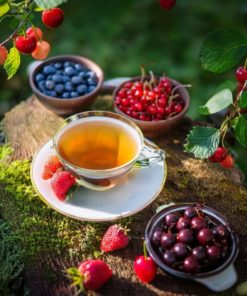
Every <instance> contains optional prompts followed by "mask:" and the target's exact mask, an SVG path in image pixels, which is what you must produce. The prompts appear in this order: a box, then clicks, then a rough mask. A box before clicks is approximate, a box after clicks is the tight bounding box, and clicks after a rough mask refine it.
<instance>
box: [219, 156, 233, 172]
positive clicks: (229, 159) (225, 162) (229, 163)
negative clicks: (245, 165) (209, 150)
mask: <svg viewBox="0 0 247 296" xmlns="http://www.w3.org/2000/svg"><path fill="white" fill-rule="evenodd" d="M234 163H235V161H234V158H233V157H232V156H231V155H230V154H228V155H227V156H226V158H225V159H224V160H223V161H222V162H220V164H221V165H222V166H223V167H224V168H225V169H231V168H232V167H233V166H234Z"/></svg>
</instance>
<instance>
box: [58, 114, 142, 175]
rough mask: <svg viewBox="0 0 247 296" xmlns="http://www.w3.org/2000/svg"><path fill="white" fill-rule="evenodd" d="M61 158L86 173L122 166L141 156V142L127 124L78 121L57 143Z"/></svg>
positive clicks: (107, 120)
mask: <svg viewBox="0 0 247 296" xmlns="http://www.w3.org/2000/svg"><path fill="white" fill-rule="evenodd" d="M57 147H58V151H59V154H60V155H61V157H62V158H63V159H64V160H66V161H67V162H69V163H71V164H73V165H75V166H77V167H80V168H85V169H90V170H105V169H112V168H115V167H119V166H122V165H124V164H126V163H128V162H129V161H131V160H132V159H133V158H135V157H136V155H137V154H138V153H139V150H140V148H141V141H140V139H139V136H138V134H137V133H136V131H135V130H133V129H132V128H130V127H129V126H128V125H127V124H126V123H124V122H121V121H119V120H117V119H113V118H107V117H89V118H84V119H81V120H78V122H77V123H76V124H73V125H72V126H70V127H68V128H67V129H65V130H64V132H63V134H62V135H61V136H60V138H59V140H58V143H57Z"/></svg>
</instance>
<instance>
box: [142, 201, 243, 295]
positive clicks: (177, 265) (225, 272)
mask: <svg viewBox="0 0 247 296" xmlns="http://www.w3.org/2000/svg"><path fill="white" fill-rule="evenodd" d="M145 240H146V245H147V249H148V252H149V254H150V256H151V257H152V258H153V259H154V261H155V262H156V263H157V265H158V266H159V267H160V268H161V269H162V270H163V271H165V272H167V273H169V274H171V275H173V276H176V277H179V278H183V279H187V280H194V281H196V282H199V283H201V284H203V285H205V286H207V287H208V288H209V289H211V290H213V291H217V292H219V291H223V290H225V289H228V288H230V287H231V286H233V285H234V284H235V282H236V281H237V274H236V271H235V268H234V265H233V263H234V261H235V260H236V258H237V255H238V252H239V249H238V237H237V235H236V234H235V233H234V232H233V231H232V229H231V228H230V226H229V224H228V223H227V221H226V219H225V218H224V217H223V216H222V215H221V214H220V213H218V212H217V211H215V210H214V209H212V208H209V207H207V206H203V205H194V204H187V203H186V204H183V203H181V204H177V205H172V206H168V207H166V208H165V209H163V210H161V211H160V212H158V213H157V214H156V215H154V216H153V217H152V218H151V220H150V221H149V223H148V225H147V228H146V232H145Z"/></svg>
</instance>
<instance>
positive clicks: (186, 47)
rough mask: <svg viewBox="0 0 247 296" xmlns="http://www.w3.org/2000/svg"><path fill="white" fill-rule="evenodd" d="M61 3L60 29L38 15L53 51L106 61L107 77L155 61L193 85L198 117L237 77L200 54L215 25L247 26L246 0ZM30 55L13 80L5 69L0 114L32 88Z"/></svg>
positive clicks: (193, 111)
mask: <svg viewBox="0 0 247 296" xmlns="http://www.w3.org/2000/svg"><path fill="white" fill-rule="evenodd" d="M62 8H63V9H64V11H65V20H64V23H63V25H62V26H61V27H59V28H58V29H56V30H49V29H47V28H45V27H44V26H43V25H42V24H41V21H40V13H37V14H36V16H35V19H34V21H33V22H34V23H35V24H36V25H37V26H40V27H41V28H42V29H43V30H44V36H45V37H44V39H46V40H47V41H49V42H50V43H51V45H52V51H51V54H50V55H57V54H79V55H83V56H87V57H89V58H91V59H93V60H95V61H96V62H97V63H98V64H99V65H101V67H102V68H103V70H104V72H105V78H106V79H109V78H113V77H120V76H133V75H138V74H139V73H140V72H139V65H140V64H148V63H150V62H154V64H153V65H152V66H150V67H151V68H152V69H153V70H154V72H155V73H157V74H162V73H165V74H167V75H168V76H170V77H172V78H175V79H177V80H179V81H180V82H182V83H186V84H187V83H191V84H192V85H193V87H192V88H191V89H190V90H189V91H190V94H191V107H190V110H189V116H191V117H192V118H193V119H201V118H199V115H198V113H197V107H198V106H199V105H201V104H203V102H205V100H206V99H208V98H209V97H210V96H211V95H213V94H214V93H215V91H216V90H217V87H218V86H219V84H220V83H222V82H223V81H225V80H226V79H230V80H233V81H234V70H232V71H229V72H228V73H225V74H223V75H215V74H212V73H209V72H206V71H204V70H203V69H202V68H201V65H200V61H199V57H198V56H199V51H200V48H201V45H202V43H203V41H204V40H205V37H206V36H207V34H208V33H210V32H211V31H214V30H216V29H218V28H234V29H239V30H240V31H242V32H245V30H246V25H245V23H244V15H245V12H246V10H247V1H245V0H238V1H236V0H227V1H213V0H208V1H204V0H197V1H194V0H177V4H176V6H175V7H174V8H173V9H172V10H171V11H165V10H162V9H161V8H160V7H159V1H158V0H118V1H116V0H115V1H114V0H105V1H99V0H70V1H68V3H66V4H64V5H63V6H62ZM8 33H9V29H8V22H7V21H6V22H5V23H4V22H3V23H1V39H5V37H7V35H8ZM31 61H32V58H30V57H26V56H22V65H21V69H20V70H19V72H18V73H17V75H16V76H15V77H14V78H13V79H11V80H9V81H7V79H6V75H5V73H4V71H3V70H2V69H1V70H0V77H1V79H0V118H1V117H2V116H3V114H4V113H5V112H6V111H7V110H9V109H10V108H11V107H12V106H14V105H15V104H16V103H18V102H19V101H21V100H25V99H26V98H27V96H28V95H30V94H31V90H30V87H29V84H28V77H27V74H26V68H27V65H28V64H29V63H30V62H31ZM204 120H206V118H204ZM234 151H235V153H236V155H235V157H236V158H237V160H238V163H239V166H240V167H241V168H242V170H243V171H245V172H246V174H247V163H246V160H245V159H244V156H245V155H246V151H244V150H243V149H242V148H240V147H239V146H238V145H235V147H234Z"/></svg>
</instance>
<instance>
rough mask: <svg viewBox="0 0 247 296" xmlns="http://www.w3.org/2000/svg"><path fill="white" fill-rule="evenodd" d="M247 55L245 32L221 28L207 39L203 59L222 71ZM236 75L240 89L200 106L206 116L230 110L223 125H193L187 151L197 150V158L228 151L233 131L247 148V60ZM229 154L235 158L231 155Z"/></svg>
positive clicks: (226, 91) (224, 91)
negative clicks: (219, 151) (215, 126)
mask: <svg viewBox="0 0 247 296" xmlns="http://www.w3.org/2000/svg"><path fill="white" fill-rule="evenodd" d="M246 56H247V37H246V36H245V35H243V34H242V33H240V32H237V31H234V30H217V31H215V32H213V33H211V34H209V36H208V37H207V39H206V40H205V42H204V44H203V47H202V49H201V54H200V60H201V63H202V67H203V68H204V69H206V70H209V71H211V72H214V73H222V72H225V71H228V70H229V69H231V68H233V67H234V66H236V65H237V64H239V63H240V62H241V60H242V59H243V58H244V57H246ZM236 78H237V82H238V87H237V89H236V90H234V91H232V90H231V89H230V88H224V89H222V90H220V91H219V92H218V93H216V94H215V95H214V96H212V97H211V98H210V99H209V100H208V101H207V102H206V104H205V105H203V106H200V107H199V109H198V111H199V112H200V113H201V114H202V115H211V114H215V113H218V112H221V111H225V110H227V112H226V115H225V118H224V119H223V121H222V123H221V126H220V128H210V127H201V126H197V127H193V129H192V130H191V131H190V133H189V134H188V136H187V138H186V144H185V151H186V152H191V153H193V154H194V156H195V157H197V158H210V157H212V156H214V155H215V154H216V153H217V150H218V148H219V147H220V146H222V147H224V149H225V151H226V152H227V150H228V149H227V144H226V141H225V139H226V135H227V133H229V132H233V133H234V135H235V137H236V139H237V141H238V142H239V143H240V144H241V145H242V146H243V147H244V148H247V115H245V114H244V113H245V110H244V108H247V91H246V90H247V68H246V62H245V65H244V66H240V67H239V68H238V69H237V71H236ZM234 97H235V99H233V98H234ZM221 151H222V150H221ZM227 153H228V152H227ZM226 155H227V154H226ZM228 157H231V156H230V154H229V155H228ZM216 162H217V161H216ZM229 167H230V166H229Z"/></svg>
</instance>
